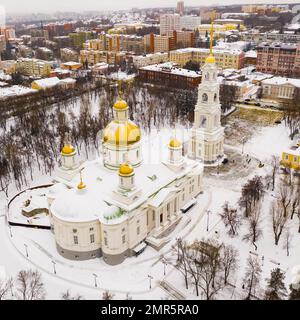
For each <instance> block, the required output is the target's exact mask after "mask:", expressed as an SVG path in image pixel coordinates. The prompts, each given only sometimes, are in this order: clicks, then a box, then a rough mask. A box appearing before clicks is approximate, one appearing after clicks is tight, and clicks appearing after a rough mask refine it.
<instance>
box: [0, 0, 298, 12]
mask: <svg viewBox="0 0 300 320" xmlns="http://www.w3.org/2000/svg"><path fill="white" fill-rule="evenodd" d="M252 3H253V4H261V3H263V4H285V3H295V4H296V3H299V1H297V0H289V1H280V0H266V1H264V2H262V1H254V0H224V1H222V2H220V1H217V0H216V1H213V2H209V3H200V2H199V1H197V0H188V1H185V6H186V7H188V6H218V5H238V4H252ZM26 4H27V5H26V6H20V3H19V2H18V1H15V0H14V1H10V0H3V1H2V3H1V6H2V7H4V9H5V11H6V12H7V13H8V14H14V13H21V14H26V13H52V12H57V11H61V12H63V11H70V12H73V11H74V12H77V11H82V10H83V11H91V10H94V11H114V10H128V9H131V8H140V9H142V8H155V7H161V8H168V7H175V5H176V2H174V1H173V0H166V1H164V2H163V3H162V2H161V1H159V0H151V1H150V0H145V1H143V2H142V3H141V2H138V1H136V0H126V1H121V0H116V1H114V2H109V1H104V2H101V3H99V1H96V0H88V1H84V2H82V1H78V0H75V1H63V2H62V1H59V0H53V1H51V3H47V7H45V5H44V4H43V3H41V2H39V1H37V0H28V1H27V2H26Z"/></svg>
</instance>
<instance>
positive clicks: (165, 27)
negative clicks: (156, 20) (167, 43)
mask: <svg viewBox="0 0 300 320" xmlns="http://www.w3.org/2000/svg"><path fill="white" fill-rule="evenodd" d="M180 30H181V27H180V15H179V14H176V13H175V14H161V15H160V35H166V34H167V33H168V32H169V31H180Z"/></svg>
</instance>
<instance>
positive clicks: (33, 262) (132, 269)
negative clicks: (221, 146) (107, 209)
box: [0, 124, 300, 299]
mask: <svg viewBox="0 0 300 320" xmlns="http://www.w3.org/2000/svg"><path fill="white" fill-rule="evenodd" d="M175 135H176V137H177V138H179V139H181V140H182V141H187V139H188V131H187V130H186V129H184V128H182V127H177V128H176V130H175V129H170V130H169V129H165V130H161V131H153V132H152V133H151V134H150V136H147V137H145V138H144V141H145V143H144V150H143V156H144V161H145V162H151V163H153V162H155V161H161V158H162V156H163V150H165V148H166V145H167V142H168V140H169V139H170V138H171V137H174V136H175ZM228 142H231V141H226V143H228ZM290 144H291V141H290V139H289V138H288V132H287V130H286V128H285V127H284V125H283V124H280V125H272V126H265V127H263V126H258V127H257V128H256V129H255V131H253V132H252V134H251V136H249V137H248V139H247V141H246V142H245V143H244V145H242V143H235V144H233V143H228V145H226V148H225V151H226V150H227V151H228V154H231V152H233V153H236V154H242V153H243V156H240V157H242V159H244V157H245V155H246V154H248V155H249V157H252V159H253V160H252V162H251V164H250V165H249V167H247V164H244V163H243V164H242V165H240V172H239V174H236V175H233V171H234V169H233V170H229V171H228V172H227V173H226V172H224V173H222V172H221V173H220V174H216V172H214V171H213V170H216V169H211V170H210V171H207V172H205V178H204V193H203V194H201V195H199V196H198V199H197V200H198V201H197V204H196V206H194V207H193V208H192V209H191V210H190V211H189V212H188V213H187V214H185V215H183V218H182V220H181V221H180V223H179V225H178V226H177V227H176V229H175V230H174V231H173V232H172V233H171V234H170V236H169V242H168V244H167V245H166V246H165V247H163V248H162V249H161V251H159V252H157V251H155V250H154V249H152V248H150V247H149V246H148V247H147V248H146V250H145V251H144V252H143V253H142V254H141V255H139V256H138V257H131V258H128V259H126V261H124V262H123V263H122V264H121V265H117V266H108V265H106V264H105V263H104V262H103V260H102V259H95V260H89V261H70V260H66V259H64V258H63V257H61V256H60V255H59V254H58V253H57V251H56V248H55V242H54V237H53V235H52V234H51V231H50V230H38V229H32V228H23V227H11V229H9V228H8V226H7V223H6V219H5V203H6V200H5V198H4V196H3V194H1V195H0V197H1V198H0V204H1V206H0V210H1V211H0V241H1V251H0V266H4V268H5V270H6V272H7V274H8V275H10V276H15V275H16V274H17V272H18V271H19V270H20V269H29V268H32V269H38V270H39V271H40V272H41V273H42V276H43V280H44V282H45V287H46V291H47V299H60V298H61V293H63V292H66V291H67V290H68V289H70V290H71V293H72V294H77V293H80V294H81V295H82V296H84V298H86V299H101V297H102V293H103V291H104V290H109V291H110V292H111V293H113V294H114V299H125V298H126V295H127V294H129V296H130V297H132V298H133V299H175V298H176V295H174V292H171V291H170V290H169V291H168V290H165V289H164V288H162V286H161V285H160V283H161V282H162V281H164V282H166V283H168V284H170V285H171V286H172V287H174V288H176V290H175V291H176V292H177V297H178V296H180V297H181V298H183V299H185V298H186V299H199V298H202V299H204V297H203V294H200V296H199V297H196V295H195V291H194V287H193V285H192V284H191V285H190V287H189V289H188V290H186V289H185V284H184V279H183V276H182V274H180V273H179V272H178V271H177V270H176V269H175V268H173V267H172V266H171V265H170V264H167V265H164V264H163V263H162V256H164V257H165V258H166V259H168V258H170V257H171V256H172V255H174V253H173V252H172V245H173V244H175V243H176V238H178V237H181V238H182V239H184V240H186V241H189V242H191V241H194V240H201V239H206V238H210V237H213V238H216V239H217V240H218V241H219V242H221V243H225V244H232V245H233V246H234V247H235V248H237V249H238V251H239V261H238V266H239V267H238V269H237V272H236V273H235V274H234V275H233V276H232V279H230V284H231V285H228V286H227V287H225V288H224V289H222V290H221V291H220V292H219V293H218V294H217V296H216V297H215V298H216V299H243V298H245V292H244V291H243V289H242V286H243V278H244V273H245V266H246V260H247V258H248V257H249V255H253V256H257V257H258V258H259V259H260V261H261V267H262V276H261V279H262V281H261V290H262V289H264V287H265V284H266V283H265V279H266V278H268V277H269V275H270V270H272V269H273V268H275V267H279V268H280V269H282V270H283V271H284V272H285V275H286V279H285V282H286V287H288V286H289V284H290V282H291V278H292V273H291V270H292V268H293V267H294V266H295V265H297V264H298V265H299V264H300V255H299V248H300V233H298V232H297V230H298V220H297V217H294V219H293V220H290V221H289V222H288V228H289V229H290V232H291V234H292V235H293V236H292V239H291V243H290V255H289V256H287V251H286V249H285V248H284V240H283V237H282V239H281V241H279V245H278V246H275V244H274V235H273V232H272V222H271V216H270V213H269V211H270V210H269V209H270V203H271V201H272V200H273V199H274V192H271V191H267V193H266V195H265V197H264V201H263V207H262V217H261V228H262V230H263V236H262V237H261V238H260V239H259V240H258V241H257V247H258V249H257V251H256V250H255V248H254V246H253V245H252V244H251V243H249V242H245V241H243V240H242V238H243V236H244V235H245V233H246V231H247V226H246V224H245V223H243V225H242V226H241V228H240V230H239V235H238V236H237V237H234V238H231V237H230V236H228V234H227V232H226V230H225V227H224V224H223V222H222V221H221V218H220V215H219V213H220V212H221V209H222V206H223V204H224V202H225V201H228V202H229V203H230V204H231V205H236V204H237V201H238V199H239V197H240V192H241V187H242V185H243V184H245V182H246V181H247V180H249V179H250V178H252V177H253V176H255V175H262V176H264V175H265V174H266V173H267V172H268V170H269V169H270V166H269V164H268V162H269V161H270V158H271V156H272V155H276V156H280V154H281V151H282V150H283V149H286V148H288V147H289V146H290ZM153 150H154V151H153ZM237 159H239V158H238V157H237ZM242 161H244V160H242ZM259 162H262V163H264V167H263V168H260V167H259V166H258V165H257V164H258V163H259ZM277 179H279V175H278V178H277ZM47 182H51V178H50V177H43V178H42V179H41V178H38V177H37V178H36V179H35V184H34V185H39V184H41V183H47ZM13 195H14V193H12V194H11V195H10V196H13ZM18 201H19V204H20V201H21V202H22V201H24V198H20V199H18ZM18 201H17V202H16V203H15V204H16V208H17V207H18V206H17V204H18ZM15 204H14V205H15ZM16 208H15V210H16ZM208 210H209V212H210V214H209V217H208V213H207V212H208ZM17 216H18V214H17V213H16V217H15V218H16V219H17ZM207 228H208V231H207ZM26 248H27V252H28V257H27V256H26ZM279 263H280V264H279ZM54 265H55V267H56V274H54ZM164 268H165V271H166V272H164ZM164 273H165V274H164ZM93 274H96V275H97V287H95V283H94V276H93ZM149 275H150V276H152V277H153V280H152V288H151V289H150V283H149V277H148V276H149ZM256 294H257V295H259V294H260V293H259V291H257V292H256Z"/></svg>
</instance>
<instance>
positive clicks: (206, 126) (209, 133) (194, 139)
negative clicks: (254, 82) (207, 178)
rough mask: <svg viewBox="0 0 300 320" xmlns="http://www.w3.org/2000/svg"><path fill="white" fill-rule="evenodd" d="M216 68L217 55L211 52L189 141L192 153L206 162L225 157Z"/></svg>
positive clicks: (210, 163) (212, 162) (204, 70)
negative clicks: (212, 54) (213, 55)
mask: <svg viewBox="0 0 300 320" xmlns="http://www.w3.org/2000/svg"><path fill="white" fill-rule="evenodd" d="M210 60H211V61H210ZM217 72H218V69H217V66H216V64H215V60H214V57H212V56H209V57H208V58H207V60H206V63H205V65H204V66H203V68H202V82H201V84H200V85H199V88H198V101H197V104H196V107H195V119H194V125H193V128H192V130H191V136H190V141H189V157H190V158H192V159H197V160H200V161H201V162H202V163H204V164H206V165H212V164H216V163H218V161H219V160H221V159H222V158H223V157H224V128H223V127H222V126H221V107H220V102H219V84H218V81H217Z"/></svg>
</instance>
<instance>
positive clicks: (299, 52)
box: [256, 42, 300, 77]
mask: <svg viewBox="0 0 300 320" xmlns="http://www.w3.org/2000/svg"><path fill="white" fill-rule="evenodd" d="M256 68H257V71H261V72H265V73H272V74H274V75H281V76H286V77H289V76H299V75H300V44H294V43H266V42H263V43H261V44H260V45H258V46H257V62H256Z"/></svg>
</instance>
